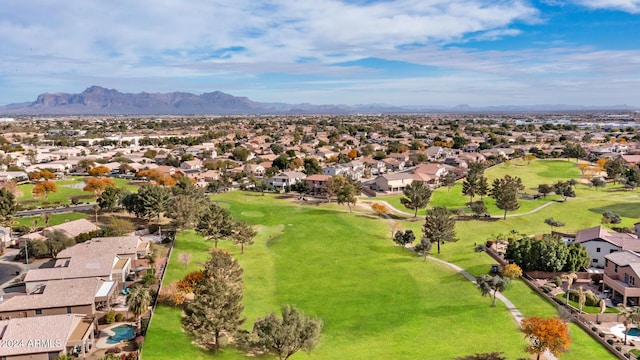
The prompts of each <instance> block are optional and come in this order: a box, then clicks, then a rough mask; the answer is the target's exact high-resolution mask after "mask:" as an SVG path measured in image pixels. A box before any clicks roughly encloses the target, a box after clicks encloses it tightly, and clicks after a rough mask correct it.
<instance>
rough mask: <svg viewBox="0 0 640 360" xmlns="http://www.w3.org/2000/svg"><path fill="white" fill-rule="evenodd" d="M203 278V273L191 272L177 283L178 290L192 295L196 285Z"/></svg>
mask: <svg viewBox="0 0 640 360" xmlns="http://www.w3.org/2000/svg"><path fill="white" fill-rule="evenodd" d="M203 278H204V273H203V272H202V271H192V272H190V273H188V274H187V275H185V276H184V277H183V278H182V279H181V280H179V281H178V284H177V285H178V290H180V291H184V292H185V293H187V294H188V293H192V292H193V290H194V289H195V288H196V285H198V284H199V283H200V282H201V281H202V279H203Z"/></svg>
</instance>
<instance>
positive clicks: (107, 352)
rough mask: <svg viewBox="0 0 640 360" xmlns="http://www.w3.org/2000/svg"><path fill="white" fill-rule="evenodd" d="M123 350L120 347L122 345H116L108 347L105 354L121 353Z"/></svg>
mask: <svg viewBox="0 0 640 360" xmlns="http://www.w3.org/2000/svg"><path fill="white" fill-rule="evenodd" d="M121 352H122V349H121V348H120V346H114V347H112V348H110V349H107V351H105V352H104V353H105V354H120V353H121Z"/></svg>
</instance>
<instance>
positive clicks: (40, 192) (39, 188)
mask: <svg viewBox="0 0 640 360" xmlns="http://www.w3.org/2000/svg"><path fill="white" fill-rule="evenodd" d="M56 191H58V186H57V185H56V183H55V182H53V181H49V180H47V181H43V182H39V183H37V184H36V185H35V186H34V187H33V190H31V194H33V196H34V197H36V198H41V197H43V196H44V197H45V199H47V198H49V194H50V193H54V192H56Z"/></svg>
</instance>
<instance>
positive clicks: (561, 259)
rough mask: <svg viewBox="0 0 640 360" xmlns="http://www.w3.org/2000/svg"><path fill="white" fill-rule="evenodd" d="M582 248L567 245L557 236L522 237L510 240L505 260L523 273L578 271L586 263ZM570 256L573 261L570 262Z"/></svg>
mask: <svg viewBox="0 0 640 360" xmlns="http://www.w3.org/2000/svg"><path fill="white" fill-rule="evenodd" d="M576 245H577V246H579V247H580V248H582V246H581V245H580V244H576ZM580 248H574V247H569V246H567V245H565V243H564V242H563V241H562V239H560V237H559V236H557V235H553V236H551V235H544V236H543V237H542V239H540V240H537V239H533V238H530V237H527V236H522V237H520V238H516V239H511V240H509V245H508V246H507V250H506V251H505V255H504V258H505V259H506V260H509V261H511V262H513V263H515V264H517V265H518V266H520V268H522V270H523V271H548V272H557V271H578V270H581V269H582V267H583V266H584V261H585V258H584V257H583V256H584V254H585V253H584V252H583V251H584V250H581V249H580ZM583 249H584V248H583ZM570 254H571V256H572V260H571V261H568V259H569V256H570ZM587 254H588V253H587ZM576 267H577V268H576Z"/></svg>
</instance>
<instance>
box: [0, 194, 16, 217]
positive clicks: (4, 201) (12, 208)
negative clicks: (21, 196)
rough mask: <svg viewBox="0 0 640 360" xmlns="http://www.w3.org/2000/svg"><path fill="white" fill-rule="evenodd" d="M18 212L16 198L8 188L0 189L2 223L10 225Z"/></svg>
mask: <svg viewBox="0 0 640 360" xmlns="http://www.w3.org/2000/svg"><path fill="white" fill-rule="evenodd" d="M17 210H18V204H17V203H16V196H15V195H14V194H13V193H12V192H11V191H9V189H7V188H4V187H3V188H0V221H2V222H3V223H8V222H10V221H11V219H12V218H13V215H14V214H15V213H16V211H17Z"/></svg>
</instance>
